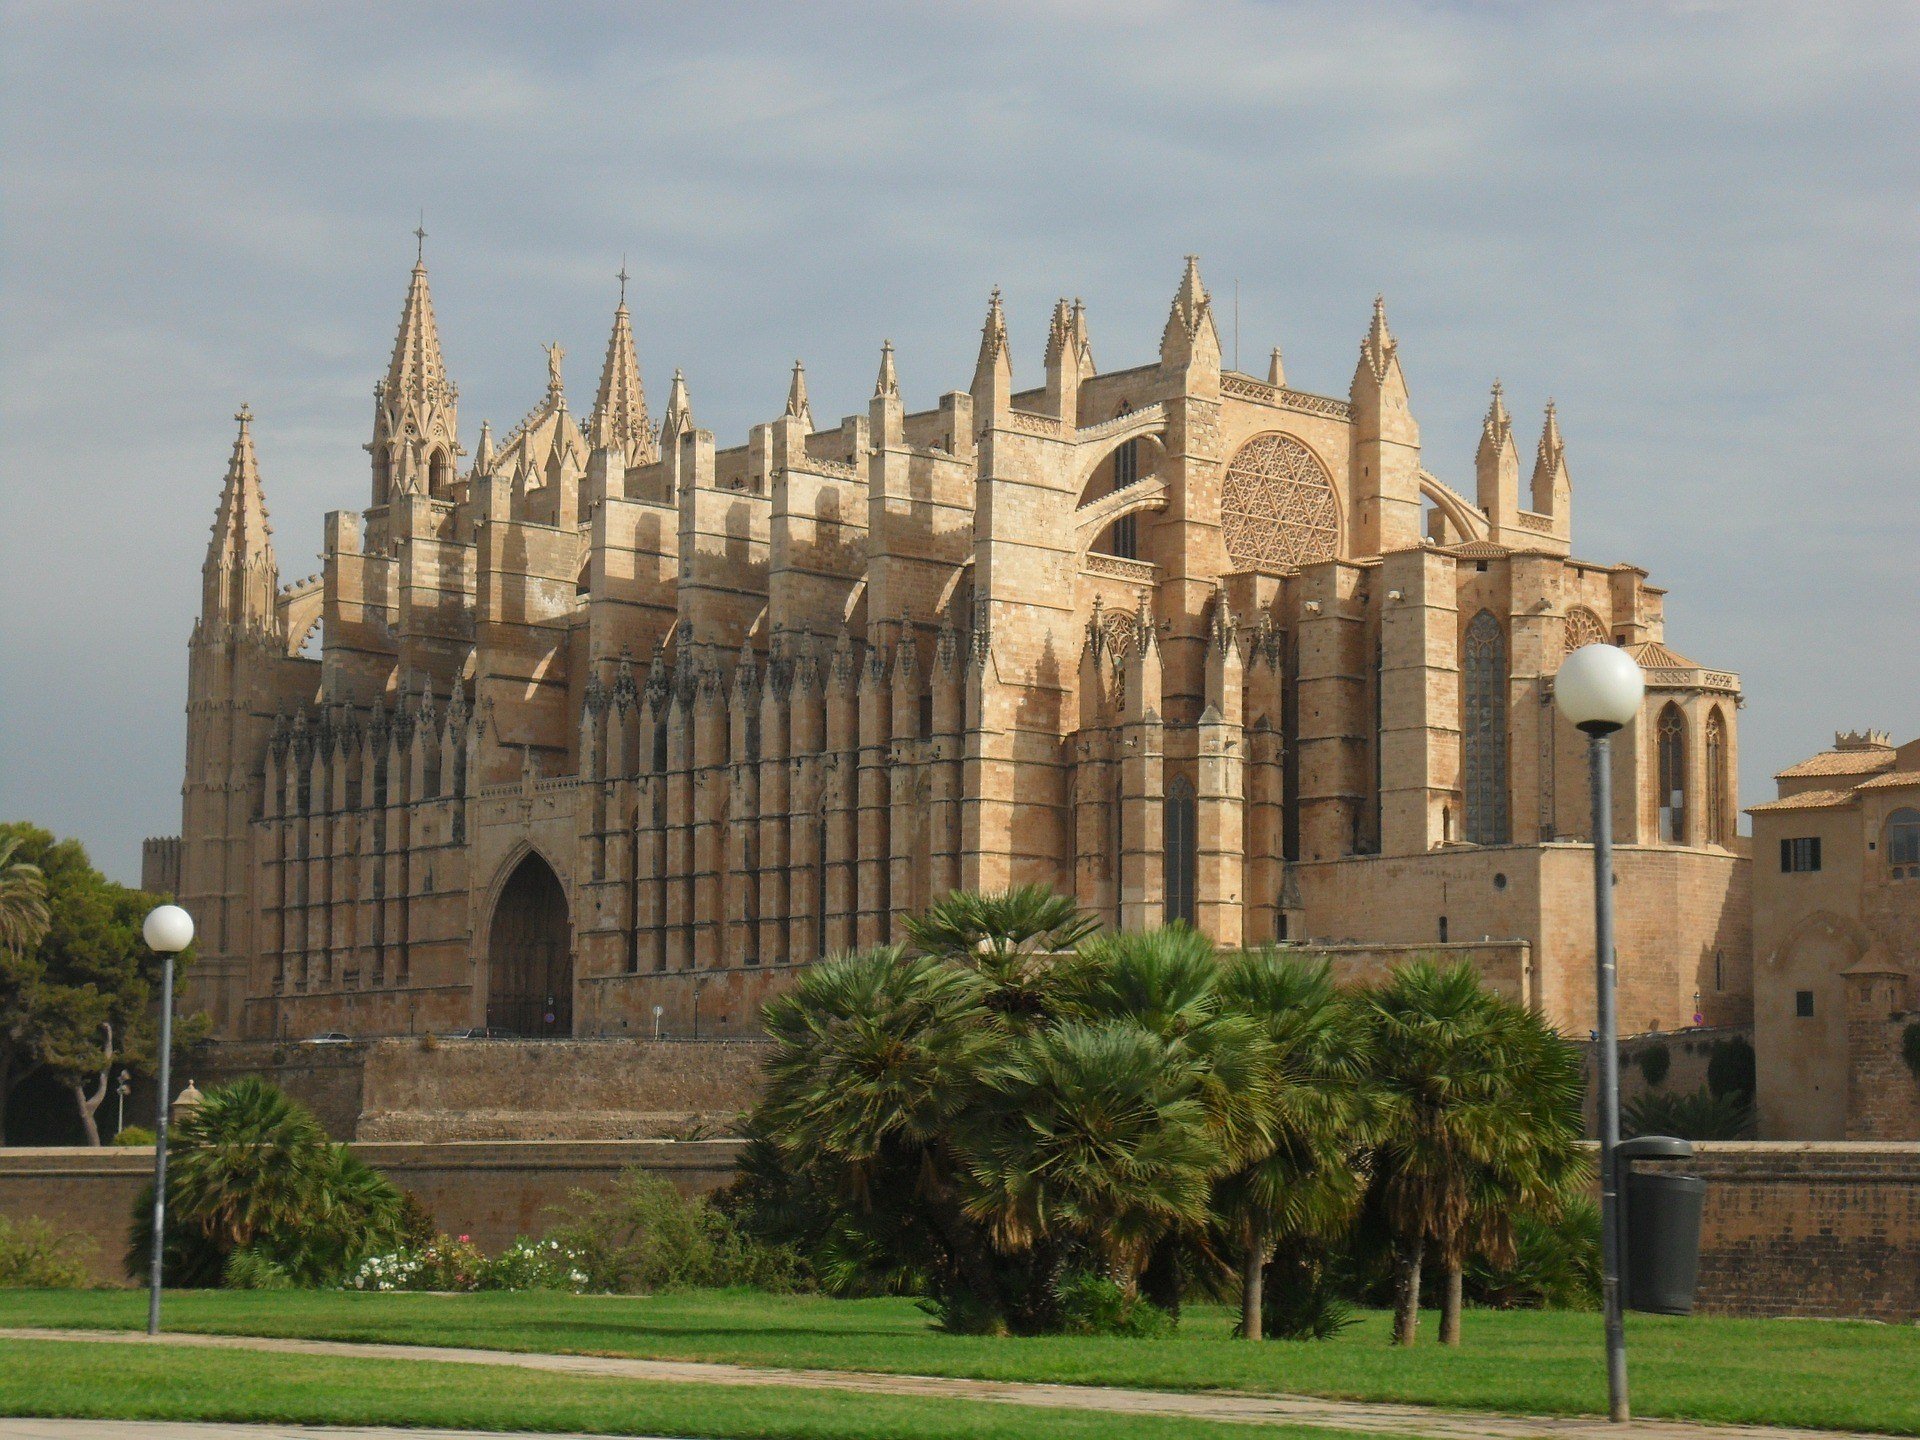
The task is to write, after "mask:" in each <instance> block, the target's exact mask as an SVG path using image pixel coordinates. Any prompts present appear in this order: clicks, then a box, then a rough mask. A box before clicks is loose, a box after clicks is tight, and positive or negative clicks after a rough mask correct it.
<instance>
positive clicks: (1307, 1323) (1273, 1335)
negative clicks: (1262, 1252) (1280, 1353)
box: [1260, 1250, 1357, 1340]
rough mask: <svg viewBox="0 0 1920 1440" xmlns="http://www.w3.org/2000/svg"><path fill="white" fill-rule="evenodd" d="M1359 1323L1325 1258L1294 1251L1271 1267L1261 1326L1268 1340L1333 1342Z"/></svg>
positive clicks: (1273, 1262) (1278, 1258) (1268, 1271)
mask: <svg viewBox="0 0 1920 1440" xmlns="http://www.w3.org/2000/svg"><path fill="white" fill-rule="evenodd" d="M1356 1319H1357V1317H1356V1316H1355V1315H1354V1313H1353V1307H1352V1306H1351V1305H1349V1304H1348V1303H1347V1301H1346V1299H1345V1297H1344V1296H1343V1295H1342V1294H1341V1291H1340V1286H1339V1284H1338V1283H1337V1281H1336V1280H1335V1278H1334V1276H1333V1275H1332V1274H1331V1272H1330V1270H1329V1267H1328V1266H1327V1264H1326V1261H1325V1259H1324V1257H1322V1256H1319V1255H1315V1254H1310V1253H1308V1252H1306V1251H1304V1250H1294V1251H1291V1252H1288V1253H1285V1254H1280V1255H1276V1256H1274V1258H1273V1259H1272V1260H1270V1261H1269V1262H1268V1263H1267V1269H1266V1284H1265V1286H1264V1287H1263V1288H1262V1291H1261V1307H1260V1326H1261V1329H1262V1331H1263V1332H1264V1333H1265V1334H1266V1336H1267V1338H1268V1339H1270V1340H1331V1339H1332V1338H1333V1337H1334V1336H1336V1335H1338V1334H1339V1333H1340V1332H1341V1331H1342V1330H1344V1329H1346V1328H1347V1327H1348V1326H1349V1325H1352V1324H1353V1323H1354V1322H1355V1320H1356Z"/></svg>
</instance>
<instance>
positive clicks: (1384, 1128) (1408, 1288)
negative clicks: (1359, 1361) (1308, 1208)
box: [1362, 961, 1579, 1345]
mask: <svg viewBox="0 0 1920 1440" xmlns="http://www.w3.org/2000/svg"><path fill="white" fill-rule="evenodd" d="M1362 1013H1363V1016H1364V1021H1365V1024H1366V1026H1367V1029H1368V1030H1369V1032H1370V1036H1369V1038H1370V1044H1371V1049H1372V1052H1373V1056H1374V1075H1375V1082H1376V1086H1377V1092H1376V1103H1377V1106H1378V1109H1377V1118H1378V1129H1377V1132H1376V1134H1375V1138H1374V1151H1373V1160H1374V1165H1375V1167H1376V1171H1377V1173H1378V1176H1379V1183H1380V1185H1381V1198H1382V1202H1383V1207H1384V1213H1385V1216H1386V1219H1387V1223H1388V1227H1389V1228H1390V1230H1391V1231H1392V1233H1393V1237H1394V1271H1395V1288H1394V1310H1395V1316H1394V1343H1396V1344H1400V1345H1411V1344H1412V1343H1413V1342H1414V1339H1415V1336H1416V1332H1417V1328H1418V1325H1419V1315H1420V1310H1419V1306H1420V1275H1421V1268H1422V1264H1423V1261H1424V1260H1425V1258H1426V1257H1427V1255H1428V1253H1429V1252H1430V1251H1431V1252H1432V1253H1433V1254H1434V1255H1435V1256H1436V1257H1437V1258H1438V1259H1439V1261H1440V1262H1441V1263H1442V1264H1443V1265H1444V1266H1445V1267H1446V1271H1447V1287H1446V1289H1447V1297H1446V1301H1445V1305H1444V1312H1445V1313H1444V1314H1443V1319H1442V1329H1441V1339H1442V1341H1443V1343H1449V1344H1451V1343H1457V1342H1458V1337H1459V1293H1458V1272H1459V1269H1460V1267H1461V1266H1462V1265H1463V1264H1464V1263H1465V1260H1466V1257H1467V1254H1468V1253H1469V1252H1470V1251H1471V1250H1472V1249H1473V1248H1475V1247H1474V1245H1473V1243H1472V1242H1473V1239H1474V1232H1475V1229H1476V1227H1477V1226H1478V1227H1484V1229H1485V1231H1486V1233H1485V1234H1484V1235H1482V1237H1481V1240H1482V1245H1481V1247H1480V1248H1483V1249H1486V1250H1487V1251H1488V1252H1489V1254H1490V1256H1491V1257H1492V1258H1495V1259H1496V1260H1497V1259H1498V1257H1499V1255H1500V1254H1501V1253H1502V1252H1510V1250H1511V1243H1512V1241H1511V1216H1512V1214H1513V1212H1514V1211H1515V1210H1516V1209H1518V1208H1520V1207H1522V1206H1524V1205H1528V1204H1534V1205H1542V1204H1551V1203H1553V1201H1554V1198H1555V1197H1556V1196H1557V1195H1558V1194H1559V1193H1560V1191H1561V1187H1562V1186H1563V1185H1564V1184H1565V1182H1566V1180H1567V1177H1568V1175H1569V1173H1570V1172H1571V1171H1572V1169H1573V1166H1574V1165H1575V1164H1576V1163H1577V1160H1576V1159H1575V1158H1574V1157H1575V1156H1576V1153H1577V1152H1576V1150H1575V1145H1574V1142H1575V1141H1576V1140H1577V1138H1578V1123H1579V1116H1578V1095H1579V1090H1578V1083H1579V1077H1578V1070H1577V1067H1576V1066H1575V1064H1574V1062H1573V1057H1572V1055H1571V1052H1570V1051H1568V1050H1567V1048H1566V1047H1565V1046H1564V1045H1563V1044H1562V1043H1561V1042H1560V1041H1559V1039H1558V1037H1557V1036H1554V1035H1553V1034H1552V1032H1551V1031H1550V1030H1548V1029H1547V1028H1546V1027H1545V1026H1544V1025H1543V1024H1541V1023H1540V1022H1539V1021H1538V1020H1537V1019H1536V1018H1535V1017H1533V1016H1531V1015H1530V1014H1528V1013H1527V1012H1526V1011H1524V1010H1522V1009H1520V1008H1519V1007H1518V1006H1515V1005H1513V1004H1511V1003H1510V1002H1508V1001H1505V1000H1502V999H1500V998H1499V997H1498V996H1495V995H1494V994H1492V993H1491V992H1490V991H1488V990H1487V989H1486V988H1485V987H1484V986H1483V985H1482V984H1481V983H1480V979H1479V977H1478V975H1477V974H1476V973H1475V972H1474V970H1473V969H1472V967H1471V966H1469V965H1466V964H1461V965H1457V966H1454V967H1452V968H1449V969H1444V970H1443V969H1440V968H1438V967H1436V966H1434V965H1432V964H1430V963H1427V962H1424V961H1416V962H1414V963H1411V964H1408V965H1404V966H1401V967H1400V968H1399V969H1397V970H1396V971H1394V973H1393V975H1392V977H1391V978H1390V979H1389V980H1388V981H1387V983H1386V984H1385V985H1383V986H1381V987H1379V988H1377V989H1375V990H1373V991H1372V992H1370V993H1369V994H1368V995H1367V996H1366V998H1365V1001H1364V1008H1363V1012H1362Z"/></svg>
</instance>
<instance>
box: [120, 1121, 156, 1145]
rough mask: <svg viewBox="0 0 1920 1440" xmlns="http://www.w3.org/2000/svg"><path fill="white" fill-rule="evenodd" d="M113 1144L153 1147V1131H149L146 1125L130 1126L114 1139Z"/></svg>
mask: <svg viewBox="0 0 1920 1440" xmlns="http://www.w3.org/2000/svg"><path fill="white" fill-rule="evenodd" d="M113 1143H114V1144H116V1145H151V1144H153V1131H151V1130H149V1129H147V1127H146V1126H144V1125H129V1126H127V1127H126V1128H125V1129H124V1130H122V1131H121V1132H120V1133H119V1134H118V1135H116V1136H114V1137H113Z"/></svg>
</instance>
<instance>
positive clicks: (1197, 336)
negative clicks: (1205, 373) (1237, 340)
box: [1160, 255, 1220, 366]
mask: <svg viewBox="0 0 1920 1440" xmlns="http://www.w3.org/2000/svg"><path fill="white" fill-rule="evenodd" d="M1196 359H1199V360H1203V361H1210V362H1211V363H1212V364H1214V365H1216V366H1217V365H1218V364H1219V362H1220V332H1219V330H1218V329H1217V328H1216V327H1215V326H1214V323H1213V302H1212V301H1211V300H1210V299H1209V298H1208V297H1207V289H1206V286H1204V285H1203V284H1201V283H1200V257H1199V256H1198V255H1189V256H1187V267H1186V269H1185V270H1184V271H1183V272H1182V273H1181V276H1180V288H1179V289H1178V290H1176V291H1174V294H1173V304H1172V306H1171V307H1170V308H1169V309H1168V311H1167V324H1166V328H1165V329H1164V330H1163V331H1161V334H1160V360H1161V363H1162V364H1169V365H1187V364H1191V363H1192V362H1193V361H1195V360H1196Z"/></svg>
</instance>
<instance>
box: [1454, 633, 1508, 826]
mask: <svg viewBox="0 0 1920 1440" xmlns="http://www.w3.org/2000/svg"><path fill="white" fill-rule="evenodd" d="M1465 660H1466V664H1465V667H1464V668H1465V670H1466V675H1465V706H1464V709H1465V713H1464V715H1463V716H1462V717H1461V719H1462V726H1461V728H1462V730H1463V731H1464V734H1463V735H1462V737H1461V738H1462V744H1463V746H1464V747H1465V751H1466V753H1465V755H1464V756H1463V757H1462V758H1463V760H1464V762H1465V771H1466V791H1467V795H1466V800H1467V806H1466V809H1467V815H1466V838H1467V841H1468V843H1469V844H1473V845H1505V844H1506V843H1507V841H1508V839H1509V838H1510V832H1509V829H1508V822H1507V642H1506V637H1505V636H1504V635H1503V634H1501V631H1500V622H1499V621H1498V620H1496V619H1494V618H1493V614H1492V612H1491V611H1488V610H1482V611H1481V612H1480V613H1479V614H1478V615H1476V616H1474V617H1473V623H1472V624H1471V625H1469V626H1467V644H1466V656H1465Z"/></svg>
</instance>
